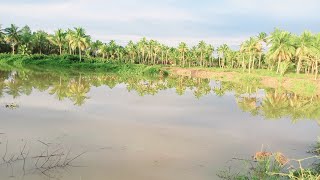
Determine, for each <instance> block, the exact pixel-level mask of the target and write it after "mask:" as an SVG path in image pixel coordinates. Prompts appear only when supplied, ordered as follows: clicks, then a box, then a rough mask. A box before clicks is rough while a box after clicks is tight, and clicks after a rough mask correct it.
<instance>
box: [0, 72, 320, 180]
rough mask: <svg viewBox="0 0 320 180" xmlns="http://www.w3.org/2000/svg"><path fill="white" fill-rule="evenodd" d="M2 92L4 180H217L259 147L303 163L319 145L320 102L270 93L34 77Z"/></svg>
mask: <svg viewBox="0 0 320 180" xmlns="http://www.w3.org/2000/svg"><path fill="white" fill-rule="evenodd" d="M0 83H1V84H0V88H1V89H0V90H1V94H0V97H1V98H0V104H1V107H0V114H1V116H0V133H1V134H0V142H1V144H0V162H1V165H0V179H25V180H38V179H39V180H40V179H50V178H51V179H62V180H72V179H74V180H85V179H90V180H93V179H110V180H118V179H121V180H122V179H124V180H125V179H128V180H129V179H130V180H150V179H153V180H172V179H175V180H176V179H183V180H194V179H203V180H206V179H208V180H209V179H210V180H212V179H218V178H217V176H216V174H217V172H219V171H220V170H222V169H224V168H225V167H228V166H229V165H230V162H229V160H231V159H232V158H234V157H237V158H248V157H250V156H252V155H253V154H254V153H255V152H256V151H259V150H260V149H261V146H262V145H263V146H264V147H265V149H267V150H270V151H280V152H283V153H284V154H286V155H287V156H288V157H298V158H299V157H305V156H307V154H306V151H307V149H308V147H309V146H310V145H311V144H313V143H314V142H315V141H316V140H317V137H318V135H319V124H318V122H319V116H318V115H317V114H316V113H317V112H318V111H320V110H318V111H317V107H319V106H317V107H313V106H312V105H311V104H312V103H315V102H317V100H315V99H317V98H318V97H313V101H311V100H310V98H309V99H308V98H306V97H299V96H297V95H294V94H290V93H289V92H277V91H276V90H273V89H262V88H260V87H240V88H239V87H237V86H236V85H234V86H233V88H226V89H223V88H224V87H225V86H230V85H224V84H221V83H220V82H216V81H213V80H211V81H210V80H199V79H187V78H186V77H181V78H180V77H177V78H175V79H160V80H159V79H156V80H146V79H143V80H139V78H137V79H135V78H133V77H127V78H122V79H121V78H120V77H118V76H117V75H101V74H100V75H85V74H77V73H75V74H72V75H64V74H59V75H57V74H55V73H48V72H43V73H41V72H32V71H31V72H30V71H23V72H21V71H1V73H0ZM237 88H238V89H237ZM222 90H223V92H221V91H222ZM283 94H285V95H283ZM281 98H282V99H281ZM293 100H294V102H295V103H300V104H302V105H304V106H308V107H307V108H306V109H310V108H315V109H316V110H315V111H312V112H305V111H306V110H304V111H303V112H300V111H299V112H293V111H294V110H297V109H298V108H297V107H300V108H301V107H303V106H301V105H299V106H298V105H297V106H296V107H291V106H293V105H292V101H293ZM282 101H288V104H289V105H288V104H285V105H281V104H279V102H282ZM289 102H291V104H290V103H289ZM270 103H274V104H271V105H270ZM8 104H12V105H17V106H10V107H8V106H7V107H6V105H8ZM314 106H316V104H315V105H314ZM297 111H298V110H297ZM301 111H302V110H301ZM295 113H296V114H295ZM310 113H311V115H310ZM295 117H298V118H295ZM317 120H318V121H317ZM48 157H50V158H48ZM69 161H71V162H69Z"/></svg>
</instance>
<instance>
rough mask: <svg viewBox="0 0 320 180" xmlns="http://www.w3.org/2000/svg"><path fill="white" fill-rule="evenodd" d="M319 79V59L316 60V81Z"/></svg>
mask: <svg viewBox="0 0 320 180" xmlns="http://www.w3.org/2000/svg"><path fill="white" fill-rule="evenodd" d="M317 78H318V59H317V60H316V72H315V80H317Z"/></svg>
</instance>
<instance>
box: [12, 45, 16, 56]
mask: <svg viewBox="0 0 320 180" xmlns="http://www.w3.org/2000/svg"><path fill="white" fill-rule="evenodd" d="M14 46H15V45H12V54H14V50H15V49H14Z"/></svg>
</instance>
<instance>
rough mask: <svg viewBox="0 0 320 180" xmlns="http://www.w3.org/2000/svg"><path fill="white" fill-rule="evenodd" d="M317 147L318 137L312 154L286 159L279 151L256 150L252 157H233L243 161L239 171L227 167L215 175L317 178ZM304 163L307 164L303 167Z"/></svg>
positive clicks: (255, 179)
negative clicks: (305, 156)
mask: <svg viewBox="0 0 320 180" xmlns="http://www.w3.org/2000/svg"><path fill="white" fill-rule="evenodd" d="M319 149H320V139H319V140H318V142H317V143H316V144H315V145H314V147H312V150H311V151H310V152H309V153H312V154H313V155H314V156H310V157H307V158H304V159H288V158H286V157H285V156H284V154H282V153H280V152H277V153H269V152H264V151H262V152H257V153H256V154H255V156H254V157H253V158H252V159H247V160H245V159H235V160H237V161H242V162H244V163H245V164H244V166H243V165H242V166H241V167H244V169H241V171H240V172H237V173H235V172H232V171H231V168H229V169H227V170H222V171H220V172H219V173H218V174H217V176H218V177H219V178H220V179H225V180H260V179H263V180H278V179H280V180H281V179H283V180H319V179H320V167H319V166H320V164H319V161H320V156H319V155H320V151H319ZM312 162H313V163H312ZM306 164H309V166H308V167H304V165H306ZM310 164H311V165H310Z"/></svg>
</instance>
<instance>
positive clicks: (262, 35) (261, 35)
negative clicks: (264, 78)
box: [257, 32, 267, 69]
mask: <svg viewBox="0 0 320 180" xmlns="http://www.w3.org/2000/svg"><path fill="white" fill-rule="evenodd" d="M257 38H258V41H259V43H260V47H261V48H260V49H258V52H259V65H258V68H259V69H260V68H261V60H262V52H263V45H262V43H266V42H267V33H265V32H261V33H259V35H258V36H257Z"/></svg>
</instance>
